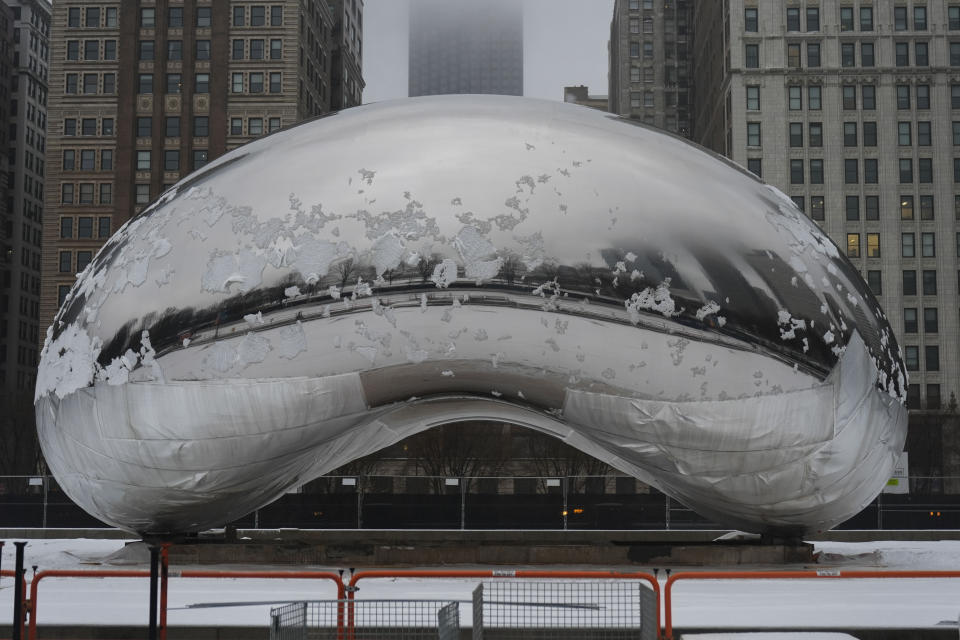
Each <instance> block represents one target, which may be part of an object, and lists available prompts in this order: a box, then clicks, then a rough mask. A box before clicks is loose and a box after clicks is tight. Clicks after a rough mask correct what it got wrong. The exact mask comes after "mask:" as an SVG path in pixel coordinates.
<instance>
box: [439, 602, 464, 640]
mask: <svg viewBox="0 0 960 640" xmlns="http://www.w3.org/2000/svg"><path fill="white" fill-rule="evenodd" d="M437 636H438V637H439V640H460V604H459V603H457V602H451V603H450V604H448V605H447V606H445V607H442V608H441V609H440V610H439V611H437Z"/></svg>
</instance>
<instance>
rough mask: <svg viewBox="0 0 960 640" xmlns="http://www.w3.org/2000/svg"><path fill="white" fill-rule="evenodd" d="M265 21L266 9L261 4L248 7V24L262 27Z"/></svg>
mask: <svg viewBox="0 0 960 640" xmlns="http://www.w3.org/2000/svg"><path fill="white" fill-rule="evenodd" d="M266 23H267V20H266V11H265V9H264V7H262V6H255V7H250V26H251V27H262V26H264V25H265V24H266Z"/></svg>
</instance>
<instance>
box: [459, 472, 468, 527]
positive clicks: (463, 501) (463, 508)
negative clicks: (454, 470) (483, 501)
mask: <svg viewBox="0 0 960 640" xmlns="http://www.w3.org/2000/svg"><path fill="white" fill-rule="evenodd" d="M466 480H467V479H466V478H460V530H461V531H463V530H464V529H466V528H467V482H466Z"/></svg>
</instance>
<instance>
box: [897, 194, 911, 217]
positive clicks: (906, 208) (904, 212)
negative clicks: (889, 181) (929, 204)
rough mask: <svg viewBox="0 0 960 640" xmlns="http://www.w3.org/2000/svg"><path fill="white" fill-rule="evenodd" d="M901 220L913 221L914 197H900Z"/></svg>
mask: <svg viewBox="0 0 960 640" xmlns="http://www.w3.org/2000/svg"><path fill="white" fill-rule="evenodd" d="M900 219H901V220H913V196H900Z"/></svg>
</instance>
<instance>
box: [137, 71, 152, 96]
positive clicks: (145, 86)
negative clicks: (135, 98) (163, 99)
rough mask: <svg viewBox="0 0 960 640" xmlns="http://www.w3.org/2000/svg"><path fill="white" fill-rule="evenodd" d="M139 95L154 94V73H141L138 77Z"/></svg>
mask: <svg viewBox="0 0 960 640" xmlns="http://www.w3.org/2000/svg"><path fill="white" fill-rule="evenodd" d="M137 93H153V74H152V73H141V74H140V75H139V76H138V77H137Z"/></svg>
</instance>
